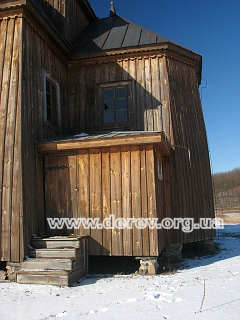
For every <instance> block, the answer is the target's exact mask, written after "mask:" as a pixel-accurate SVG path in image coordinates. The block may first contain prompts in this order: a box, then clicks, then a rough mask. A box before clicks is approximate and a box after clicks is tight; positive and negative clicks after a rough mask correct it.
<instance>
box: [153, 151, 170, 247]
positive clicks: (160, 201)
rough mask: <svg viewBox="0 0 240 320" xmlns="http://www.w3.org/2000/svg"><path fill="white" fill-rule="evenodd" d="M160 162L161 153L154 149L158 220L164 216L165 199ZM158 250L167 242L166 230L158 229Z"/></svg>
mask: <svg viewBox="0 0 240 320" xmlns="http://www.w3.org/2000/svg"><path fill="white" fill-rule="evenodd" d="M161 163H162V157H161V154H160V153H159V151H158V150H157V149H154V174H155V175H154V176H155V194H156V208H157V212H156V214H157V217H158V219H159V222H160V223H161V221H162V220H163V219H164V218H166V210H165V199H164V195H163V192H164V190H163V182H162V180H161V178H160V177H159V173H160V172H159V170H160V168H159V165H160V164H161ZM157 234H158V250H159V252H160V251H162V250H163V248H164V246H165V245H166V244H167V230H165V229H158V230H157Z"/></svg>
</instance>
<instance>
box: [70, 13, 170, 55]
mask: <svg viewBox="0 0 240 320" xmlns="http://www.w3.org/2000/svg"><path fill="white" fill-rule="evenodd" d="M161 42H162V43H163V42H170V41H169V40H168V39H166V38H163V37H161V36H159V35H158V34H156V33H154V32H151V31H149V30H146V29H144V28H142V27H140V26H138V25H137V24H135V23H133V22H130V21H128V20H126V19H124V18H121V17H119V16H117V15H115V16H110V17H108V18H104V19H98V20H97V21H96V22H93V23H91V24H90V25H89V26H88V27H87V28H86V29H85V30H84V31H83V33H82V34H81V36H80V37H79V39H78V40H77V41H76V43H75V45H74V50H75V52H94V51H100V50H111V49H121V48H126V47H133V46H141V45H148V44H157V43H161Z"/></svg>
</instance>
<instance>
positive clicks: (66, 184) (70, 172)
mask: <svg viewBox="0 0 240 320" xmlns="http://www.w3.org/2000/svg"><path fill="white" fill-rule="evenodd" d="M76 161H77V158H76V156H46V158H45V212H46V218H72V217H74V214H75V211H76V209H77V197H76V192H77V187H76ZM46 223H47V227H46V230H47V233H48V234H49V235H67V234H71V233H72V231H73V230H72V229H68V228H67V227H66V226H64V227H63V228H62V229H55V230H53V229H50V227H49V225H48V222H47V221H46Z"/></svg>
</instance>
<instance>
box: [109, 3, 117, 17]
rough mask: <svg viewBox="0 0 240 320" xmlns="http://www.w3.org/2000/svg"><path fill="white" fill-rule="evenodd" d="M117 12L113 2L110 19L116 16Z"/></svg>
mask: <svg viewBox="0 0 240 320" xmlns="http://www.w3.org/2000/svg"><path fill="white" fill-rule="evenodd" d="M116 15H117V14H116V10H115V7H114V2H113V1H111V7H110V17H113V16H116Z"/></svg>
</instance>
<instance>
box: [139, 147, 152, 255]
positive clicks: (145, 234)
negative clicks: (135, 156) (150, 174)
mask: <svg viewBox="0 0 240 320" xmlns="http://www.w3.org/2000/svg"><path fill="white" fill-rule="evenodd" d="M140 157H141V206H142V218H144V219H147V218H148V197H147V164H146V148H145V146H141V147H140ZM142 244H143V256H145V257H148V256H149V255H150V243H149V228H148V227H147V228H145V229H143V230H142Z"/></svg>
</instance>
